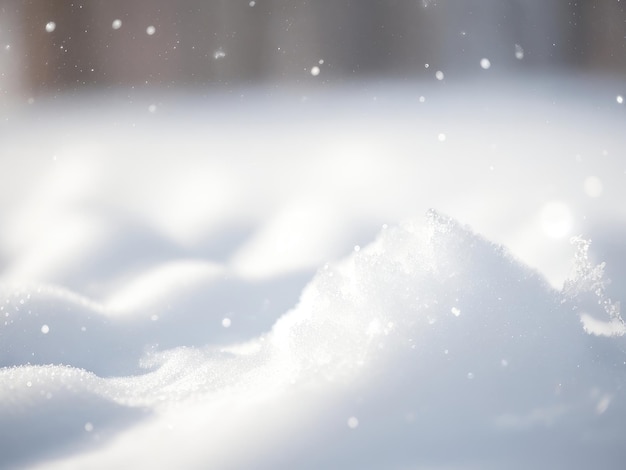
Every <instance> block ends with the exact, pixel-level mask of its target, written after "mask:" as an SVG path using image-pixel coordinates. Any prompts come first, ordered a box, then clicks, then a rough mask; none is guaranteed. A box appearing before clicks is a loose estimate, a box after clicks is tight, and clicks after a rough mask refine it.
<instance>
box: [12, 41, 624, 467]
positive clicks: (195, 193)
mask: <svg viewBox="0 0 626 470" xmlns="http://www.w3.org/2000/svg"><path fill="white" fill-rule="evenodd" d="M520 50H521V47H520ZM516 51H517V48H516ZM321 64H322V61H320V65H321ZM492 72H495V69H494V70H492V71H490V73H489V74H482V75H481V78H480V80H488V82H486V84H485V82H480V81H477V82H462V83H461V82H456V81H455V78H454V76H451V75H449V74H446V80H445V84H442V83H439V82H438V80H437V79H436V78H435V77H432V79H431V81H430V82H427V83H419V82H417V83H403V84H399V83H388V82H384V83H372V82H364V83H360V84H352V85H351V86H344V87H336V88H332V87H329V86H325V88H315V89H310V90H306V93H305V94H303V93H301V91H300V90H292V91H283V92H279V91H277V90H267V89H254V88H247V89H241V90H239V91H237V92H233V93H232V94H230V95H224V94H217V93H205V92H202V91H201V90H195V91H193V92H190V93H189V94H183V93H176V92H163V91H161V92H160V93H159V95H158V96H155V95H154V93H152V92H138V91H115V92H109V93H108V94H105V95H98V94H87V95H84V96H74V97H73V96H60V97H58V98H56V99H55V100H51V101H49V102H45V101H43V100H37V101H36V102H34V103H32V104H31V105H29V106H24V107H22V106H16V107H15V108H14V111H13V112H12V113H11V114H7V116H6V119H4V120H2V121H1V122H2V123H1V124H0V132H2V134H3V138H2V140H1V141H0V161H1V162H2V166H3V168H9V169H10V171H2V172H1V173H0V225H1V226H2V227H3V230H2V231H1V232H0V266H2V271H0V348H1V349H0V442H1V443H2V444H1V450H2V452H0V467H2V468H31V469H39V468H41V469H44V468H45V469H78V468H94V469H97V468H102V469H104V468H154V469H166V468H259V469H275V468H304V469H307V468H310V469H314V468H342V469H352V468H354V469H356V468H359V469H361V468H373V469H383V468H384V469H387V468H393V469H408V468H429V469H431V468H434V469H441V468H446V469H449V468H454V469H474V468H481V469H500V468H546V469H547V468H573V469H578V468H580V469H583V468H606V469H621V468H622V467H623V461H624V459H625V458H626V451H625V450H624V448H623V445H622V443H623V438H622V433H623V422H624V419H625V418H626V407H625V403H624V397H623V393H622V390H623V387H624V383H625V378H626V353H625V350H626V349H625V348H626V343H625V338H626V336H625V333H626V328H625V327H624V322H623V320H622V316H621V312H620V304H619V300H620V299H622V298H623V297H624V292H625V291H624V284H623V279H624V275H626V272H625V271H624V266H626V259H625V256H626V254H625V253H626V252H624V249H623V246H622V240H623V235H624V221H625V220H626V218H625V216H626V214H625V211H626V209H625V208H624V206H623V204H622V201H623V200H624V196H626V194H624V191H625V189H624V188H626V185H624V179H625V178H626V166H625V165H624V161H623V158H622V156H623V155H622V153H623V149H624V148H626V147H625V146H624V144H625V143H626V142H625V141H624V140H625V137H624V133H623V126H624V115H623V112H622V110H623V108H622V107H619V106H615V101H613V99H614V98H612V97H614V96H615V95H616V93H617V91H618V90H620V89H623V85H622V84H620V83H614V82H610V81H603V80H600V79H585V80H577V79H575V78H564V77H563V76H546V77H542V78H541V79H536V78H534V79H533V78H530V77H526V78H525V79H523V80H519V81H518V80H515V79H510V78H509V79H506V80H504V79H502V78H501V77H495V78H494V77H491V76H492V75H493V73H492ZM487 76H489V77H487ZM485 77H486V78H485ZM442 85H444V86H442ZM444 88H445V89H444ZM425 97H428V99H427V100H426V99H425ZM304 98H306V99H304ZM155 103H158V112H146V110H147V109H149V106H155V110H156V109H157V105H156V104H155ZM61 110H63V112H61ZM590 115H593V116H594V119H593V120H589V119H588V116H590ZM444 130H445V133H443V132H442V131H444ZM32 135H37V136H38V138H37V139H33V138H32V137H31V136H32ZM440 136H444V138H443V139H441V137H440ZM431 207H434V208H435V209H430V208H431ZM576 235H580V236H579V237H575V236H576ZM572 237H574V238H572ZM570 239H571V240H570ZM590 240H591V241H590ZM609 278H612V279H613V282H612V283H611V282H610V280H609Z"/></svg>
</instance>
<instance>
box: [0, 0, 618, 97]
mask: <svg viewBox="0 0 626 470" xmlns="http://www.w3.org/2000/svg"><path fill="white" fill-rule="evenodd" d="M625 3H626V2H624V1H621V0H584V1H566V0H551V1H544V0H358V1H357V0H316V1H307V0H291V1H285V0H214V1H203V0H183V1H177V2H172V1H169V0H137V1H132V2H129V1H126V0H75V1H70V0H28V1H25V0H1V1H0V96H1V97H2V98H3V99H7V98H16V97H18V98H19V99H22V98H24V97H25V98H31V97H34V96H38V95H45V94H56V93H60V92H68V91H69V92H75V91H80V90H83V89H94V88H96V89H97V88H111V87H128V86H133V87H153V86H158V87H167V88H174V87H176V88H178V87H189V86H201V87H205V86H206V87H231V86H236V85H239V84H251V83H254V84H257V83H262V84H268V83H269V84H290V85H307V84H315V85H320V84H329V83H331V84H332V83H337V82H342V81H346V80H353V79H362V78H369V79H371V78H377V77H383V78H407V79H414V78H419V77H420V76H426V75H428V76H432V74H434V73H435V71H436V70H442V71H445V72H446V74H447V75H446V77H448V76H449V74H450V73H453V74H454V75H455V76H464V75H467V74H471V73H473V72H477V71H479V70H480V69H479V68H478V66H477V64H479V61H480V60H481V59H482V58H489V60H490V64H489V65H490V66H492V71H493V72H498V71H499V72H513V73H515V72H516V71H518V70H520V69H524V70H531V71H532V70H537V69H541V68H551V69H553V68H561V69H563V68H570V69H573V70H577V71H585V72H587V71H592V72H594V73H595V72H597V73H602V74H609V75H618V74H621V75H623V74H624V72H626V12H625V8H624V6H625ZM483 65H485V64H483Z"/></svg>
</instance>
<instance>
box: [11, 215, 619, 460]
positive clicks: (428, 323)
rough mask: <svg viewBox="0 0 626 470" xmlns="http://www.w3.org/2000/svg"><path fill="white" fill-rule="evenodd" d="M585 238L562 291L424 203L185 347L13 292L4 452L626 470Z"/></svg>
mask: <svg viewBox="0 0 626 470" xmlns="http://www.w3.org/2000/svg"><path fill="white" fill-rule="evenodd" d="M587 249H588V244H585V243H582V242H581V244H579V249H578V252H577V253H578V254H577V257H576V259H575V264H574V270H573V275H572V277H571V279H570V280H569V281H568V283H566V287H565V288H564V289H563V291H556V290H554V289H553V288H552V287H550V285H549V284H548V283H547V282H546V281H545V280H544V279H543V277H542V276H541V275H539V274H538V273H537V272H535V271H533V270H531V269H530V268H527V267H525V266H524V265H522V264H521V263H520V262H518V261H516V260H515V259H514V258H513V257H512V256H511V255H510V254H509V253H508V252H507V250H506V249H504V248H503V247H502V246H499V245H496V244H493V243H491V242H489V241H488V240H486V239H484V238H482V237H480V236H478V235H476V234H474V233H473V232H472V231H471V230H470V229H468V228H467V227H464V226H462V225H461V224H459V223H458V222H456V221H454V220H452V219H450V218H448V217H445V216H442V215H440V214H438V213H437V212H435V211H429V213H428V214H427V216H426V218H425V220H418V221H415V222H412V223H406V224H404V225H400V226H398V227H386V226H385V227H383V229H382V231H381V233H380V235H379V237H378V239H377V240H376V241H375V242H374V243H372V244H371V245H369V246H367V247H362V248H360V247H355V251H354V252H353V253H352V254H351V255H350V256H348V257H347V258H346V259H344V260H343V261H339V262H336V263H328V264H326V265H325V266H323V267H321V268H320V269H319V271H318V272H317V274H316V276H315V277H314V279H313V280H312V281H311V282H310V283H309V284H308V285H307V286H306V288H305V289H304V291H303V292H302V295H301V298H300V300H299V302H298V304H297V305H296V306H295V307H294V308H293V309H291V310H289V311H288V312H287V313H285V314H284V315H283V316H281V317H280V318H279V319H278V320H277V321H276V322H275V324H274V325H273V326H272V327H271V329H270V330H269V331H267V332H266V333H262V334H259V335H257V336H255V337H252V338H251V339H245V340H243V341H242V340H236V338H235V339H233V338H232V337H231V338H229V337H228V336H227V331H228V328H221V330H220V331H221V332H222V333H223V334H224V335H225V336H222V337H213V339H212V340H207V341H206V342H205V345H204V346H201V345H197V346H187V347H176V348H168V347H167V346H165V347H164V346H163V345H159V344H158V343H159V341H158V339H159V332H158V330H155V331H153V332H152V333H149V332H146V331H141V329H140V328H139V327H138V326H136V325H135V326H133V323H132V321H133V319H132V318H130V319H129V318H126V317H125V316H123V315H119V314H115V313H112V312H111V309H110V308H109V307H107V306H106V305H104V304H103V303H99V302H95V301H92V300H89V299H86V298H82V297H79V296H77V295H75V294H71V293H69V292H67V291H63V290H60V289H52V288H43V287H35V288H27V287H24V288H22V289H21V290H14V289H11V290H9V288H8V287H6V286H5V287H4V292H3V297H4V298H5V300H4V302H3V303H2V311H1V313H2V315H3V316H4V319H3V320H4V322H3V324H0V334H1V335H2V345H3V352H2V357H1V360H2V363H1V365H2V366H3V368H2V369H0V398H1V399H0V423H2V425H1V426H0V442H1V443H2V453H1V454H0V455H1V457H0V464H1V466H2V467H5V468H12V467H18V466H27V467H29V468H46V469H74V468H103V469H104V468H139V467H143V468H155V469H157V468H163V469H166V468H174V467H177V468H198V469H200V468H265V469H273V468H311V469H313V468H373V469H388V468H395V469H409V468H410V469H416V468H447V469H448V468H459V469H461V468H462V469H468V468H505V467H506V468H529V467H533V468H591V467H596V468H606V469H613V468H614V469H618V468H622V466H623V462H624V459H625V458H626V450H625V449H624V447H623V445H622V444H623V436H622V432H623V422H624V419H625V418H626V409H625V404H624V397H623V393H622V389H623V386H624V380H625V378H626V355H625V353H624V351H623V342H622V338H623V337H622V336H620V335H622V334H623V332H624V326H623V321H622V319H621V317H620V314H619V305H618V304H617V303H615V302H613V301H611V300H610V299H609V298H608V297H607V295H606V292H605V289H604V286H605V284H606V279H605V278H604V275H603V272H602V269H603V266H602V265H600V266H593V265H592V263H591V262H590V260H589V258H588V256H587ZM205 268H206V269H205ZM195 269H200V268H198V267H196V268H195ZM201 271H202V272H203V273H206V276H208V277H207V278H206V279H205V282H206V283H210V282H213V281H211V280H212V279H214V277H213V276H214V273H215V272H214V270H213V267H202V269H201ZM203 275H204V274H203ZM174 277H175V276H174ZM174 277H170V278H168V277H167V276H165V277H164V279H166V281H163V282H165V283H168V282H169V283H170V284H171V283H172V282H173V281H171V279H174ZM161 278H163V276H161ZM161 278H160V279H161ZM167 279H170V281H167ZM205 288H206V286H203V285H202V283H200V284H199V285H192V286H191V287H187V288H186V289H187V290H185V289H182V288H181V287H180V286H179V287H176V286H174V287H172V289H171V291H172V292H173V294H172V295H176V292H177V291H178V292H182V294H180V295H190V291H189V289H191V291H193V290H194V289H195V290H202V289H205ZM181 289H182V290H181ZM148 311H149V309H148ZM208 315H209V316H210V315H221V312H208ZM583 315H587V316H589V317H593V318H594V321H596V322H597V323H598V324H600V325H604V326H605V328H604V329H603V328H596V330H594V331H596V334H595V335H590V334H588V333H587V332H586V331H585V329H587V330H589V329H593V326H588V325H589V321H587V322H586V323H585V324H584V325H583V324H582V323H581V317H582V316H583ZM154 323H158V321H157V322H154ZM129 325H130V326H129ZM226 325H228V323H224V326H226ZM606 325H610V328H608V327H606ZM181 328H186V327H185V326H184V325H181ZM107 364H108V365H107ZM119 371H124V372H122V374H120V373H119ZM94 372H95V373H94Z"/></svg>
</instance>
